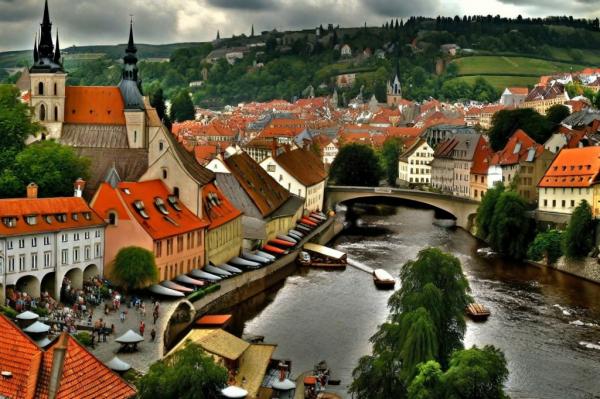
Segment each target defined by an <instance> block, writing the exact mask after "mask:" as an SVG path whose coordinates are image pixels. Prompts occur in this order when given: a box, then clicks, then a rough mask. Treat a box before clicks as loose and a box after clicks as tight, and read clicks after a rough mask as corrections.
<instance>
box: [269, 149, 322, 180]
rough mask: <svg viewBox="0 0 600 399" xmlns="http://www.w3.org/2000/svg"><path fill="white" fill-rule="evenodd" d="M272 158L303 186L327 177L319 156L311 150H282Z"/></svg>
mask: <svg viewBox="0 0 600 399" xmlns="http://www.w3.org/2000/svg"><path fill="white" fill-rule="evenodd" d="M274 160H275V162H277V163H278V164H279V165H280V166H281V167H282V168H283V169H285V171H286V172H288V173H289V174H290V175H292V177H294V178H295V179H296V180H298V181H299V182H300V183H301V184H302V185H304V186H307V187H310V186H313V185H315V184H317V183H320V182H322V181H324V180H325V179H326V178H327V173H326V172H325V166H324V165H323V162H322V161H321V158H320V157H318V156H317V155H316V154H315V153H314V152H312V151H309V150H305V149H303V148H298V149H296V150H292V151H284V152H282V153H281V154H279V155H277V156H276V157H274Z"/></svg>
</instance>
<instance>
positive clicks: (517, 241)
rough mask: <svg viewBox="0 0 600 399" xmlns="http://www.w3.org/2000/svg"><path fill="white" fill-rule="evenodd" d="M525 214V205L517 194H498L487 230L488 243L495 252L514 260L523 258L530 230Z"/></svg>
mask: <svg viewBox="0 0 600 399" xmlns="http://www.w3.org/2000/svg"><path fill="white" fill-rule="evenodd" d="M526 212H527V203H526V202H525V200H523V199H522V198H521V197H520V196H519V195H518V194H517V193H515V192H514V191H505V192H503V193H502V194H500V197H499V198H498V202H497V203H496V206H495V207H494V214H493V216H492V221H491V224H490V229H489V243H490V245H491V246H492V248H493V249H494V250H495V251H498V252H500V253H502V254H504V255H506V256H508V257H511V258H514V259H522V258H524V257H525V255H526V253H527V246H528V243H529V240H530V238H529V235H530V229H531V222H530V220H529V218H528V217H527V214H526Z"/></svg>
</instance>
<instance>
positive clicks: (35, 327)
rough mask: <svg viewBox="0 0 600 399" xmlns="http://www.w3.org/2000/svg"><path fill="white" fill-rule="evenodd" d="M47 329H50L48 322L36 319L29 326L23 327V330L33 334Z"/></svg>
mask: <svg viewBox="0 0 600 399" xmlns="http://www.w3.org/2000/svg"><path fill="white" fill-rule="evenodd" d="M49 330H50V326H49V325H48V324H44V323H42V322H41V321H36V322H35V323H33V324H32V325H30V326H29V327H27V328H24V329H23V331H25V332H26V333H33V334H39V333H44V332H48V331H49Z"/></svg>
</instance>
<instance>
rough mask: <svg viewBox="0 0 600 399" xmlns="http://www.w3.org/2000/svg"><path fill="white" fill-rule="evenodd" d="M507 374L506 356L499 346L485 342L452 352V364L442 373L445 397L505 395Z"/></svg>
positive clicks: (489, 398)
mask: <svg viewBox="0 0 600 399" xmlns="http://www.w3.org/2000/svg"><path fill="white" fill-rule="evenodd" d="M507 378H508V369H507V367H506V358H505V357H504V354H503V353H502V351H500V350H499V349H497V348H495V347H493V346H491V345H486V346H485V347H484V348H483V349H479V348H477V347H473V348H471V349H466V350H462V351H458V352H456V353H454V354H453V355H452V359H451V360H450V367H449V368H448V370H447V371H446V372H445V373H444V375H443V376H442V385H443V387H444V392H445V393H444V395H445V396H444V397H445V398H457V399H458V398H460V399H504V398H508V396H507V395H506V394H505V393H504V382H505V381H506V379H507Z"/></svg>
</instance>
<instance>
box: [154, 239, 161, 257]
mask: <svg viewBox="0 0 600 399" xmlns="http://www.w3.org/2000/svg"><path fill="white" fill-rule="evenodd" d="M154 252H155V254H156V257H157V258H160V256H161V255H162V241H157V242H156V249H155V250H154Z"/></svg>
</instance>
